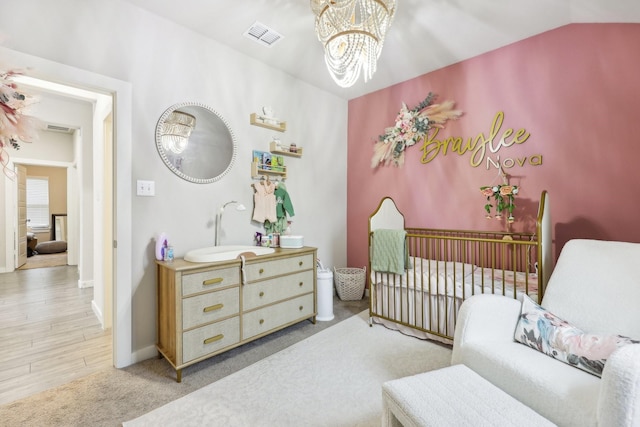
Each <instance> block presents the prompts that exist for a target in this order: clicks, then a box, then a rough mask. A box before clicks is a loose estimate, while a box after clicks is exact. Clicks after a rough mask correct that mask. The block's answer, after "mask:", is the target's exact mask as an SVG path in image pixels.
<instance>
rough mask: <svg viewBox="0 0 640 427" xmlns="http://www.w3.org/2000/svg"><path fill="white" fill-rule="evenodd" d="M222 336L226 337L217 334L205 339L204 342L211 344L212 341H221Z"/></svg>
mask: <svg viewBox="0 0 640 427" xmlns="http://www.w3.org/2000/svg"><path fill="white" fill-rule="evenodd" d="M222 338H224V335H223V334H220V335H216V336H215V337H211V338H207V339H206V340H204V343H205V344H211V343H212V342H216V341H220V340H221V339H222Z"/></svg>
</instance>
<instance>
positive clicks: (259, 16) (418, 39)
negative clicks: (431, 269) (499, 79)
mask: <svg viewBox="0 0 640 427" xmlns="http://www.w3.org/2000/svg"><path fill="white" fill-rule="evenodd" d="M125 1H127V2H129V3H132V4H135V5H137V6H139V7H141V8H143V9H146V10H148V11H150V12H152V13H154V14H156V15H159V16H162V17H165V18H166V19H168V20H170V21H173V22H175V23H178V24H180V25H183V26H185V27H188V28H190V29H192V30H194V31H195V32H198V33H200V34H202V35H204V36H206V37H208V38H211V39H214V40H217V41H219V42H220V43H223V44H225V45H228V46H229V47H231V48H233V49H235V50H237V51H240V52H242V53H244V54H246V55H248V56H251V57H253V58H255V59H257V60H259V61H261V62H264V63H266V64H268V65H270V66H272V67H274V68H278V69H281V70H283V71H285V72H286V73H288V74H290V75H292V76H294V77H296V78H298V79H301V80H303V81H306V82H308V83H310V84H312V85H314V86H316V87H318V88H321V89H324V90H327V91H329V92H332V93H334V94H336V95H337V96H340V97H342V98H345V99H353V98H356V97H358V96H362V95H364V94H367V93H370V92H374V91H376V90H378V89H382V88H385V87H388V86H391V85H393V84H395V83H399V82H402V81H405V80H408V79H411V78H414V77H416V76H419V75H422V74H425V73H428V72H430V71H433V70H436V69H439V68H442V67H445V66H447V65H451V64H454V63H456V62H460V61H462V60H465V59H468V58H471V57H473V56H476V55H479V54H482V53H485V52H488V51H491V50H494V49H496V48H499V47H502V46H506V45H508V44H511V43H514V42H517V41H519V40H522V39H525V38H527V37H531V36H533V35H535V34H539V33H542V32H545V31H548V30H551V29H554V28H557V27H560V26H563V25H566V24H571V23H595V22H633V23H640V1H638V0H517V1H514V0H398V1H397V12H396V15H395V18H394V21H393V23H392V25H391V28H390V30H389V32H388V34H387V39H386V42H385V44H384V48H383V51H382V55H381V57H380V59H379V61H378V69H377V72H376V74H375V75H374V76H373V78H372V79H371V80H370V81H369V82H367V83H364V81H362V80H360V81H359V82H358V83H356V84H355V85H354V86H352V87H351V88H347V89H344V88H340V87H338V86H337V85H336V84H335V83H334V82H333V80H332V79H331V77H330V76H329V73H328V72H327V69H326V66H325V64H324V56H323V55H324V54H323V48H322V46H321V45H320V42H319V41H318V39H317V37H316V35H315V33H314V15H313V13H312V12H311V8H310V2H309V0H209V1H203V0H179V1H177V0H125ZM256 21H257V22H259V23H261V24H264V25H266V26H268V27H269V28H271V29H273V30H275V31H276V32H277V33H279V34H281V35H282V36H283V38H282V39H281V40H279V41H278V42H277V43H275V44H273V45H272V46H270V47H266V46H264V45H262V44H259V43H257V42H255V41H252V40H250V39H249V38H247V37H244V36H243V33H244V32H245V31H247V30H248V29H249V27H251V25H252V24H254V23H255V22H256Z"/></svg>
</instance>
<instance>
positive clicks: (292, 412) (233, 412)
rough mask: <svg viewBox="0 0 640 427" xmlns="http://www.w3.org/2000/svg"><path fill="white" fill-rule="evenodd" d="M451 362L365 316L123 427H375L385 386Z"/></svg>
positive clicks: (439, 350)
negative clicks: (397, 379)
mask: <svg viewBox="0 0 640 427" xmlns="http://www.w3.org/2000/svg"><path fill="white" fill-rule="evenodd" d="M450 359H451V350H450V349H449V348H448V347H446V346H443V345H440V344H437V343H433V342H429V341H423V340H419V339H416V338H412V337H408V336H406V335H402V334H401V333H399V332H395V331H391V330H388V329H386V328H384V327H382V326H380V325H375V326H374V327H369V324H368V312H367V311H364V312H362V313H360V314H358V315H355V316H352V317H351V318H349V319H347V320H344V321H342V322H340V323H338V324H337V325H335V326H332V327H330V328H328V329H326V330H323V331H321V332H319V333H317V334H315V335H313V336H311V337H309V338H307V339H305V340H303V341H300V342H299V343H297V344H294V345H293V346H291V347H288V348H286V349H285V350H282V351H280V352H278V353H276V354H273V355H271V356H269V357H267V358H265V359H263V360H260V361H259V362H257V363H254V364H253V365H251V366H249V367H247V368H244V369H242V370H240V371H238V372H235V373H233V374H231V375H229V376H227V377H225V378H222V379H221V380H219V381H216V382H214V383H212V384H210V385H208V386H205V387H203V388H201V389H200V390H197V391H195V392H193V393H191V394H188V395H186V396H184V397H182V398H180V399H178V400H175V401H173V402H171V403H169V404H167V405H165V406H162V407H160V408H158V409H156V410H154V411H151V412H149V413H148V414H146V415H143V416H141V417H139V418H136V419H134V420H132V421H128V422H125V423H124V424H123V425H124V426H125V427H137V426H225V427H231V426H251V427H257V426H278V427H285V426H307V427H312V426H332V427H338V426H350V427H352V426H379V425H380V423H381V417H382V394H381V393H382V392H381V386H382V384H383V383H384V382H385V381H389V380H392V379H396V378H401V377H404V376H408V375H414V374H417V373H420V372H425V371H429V370H432V369H438V368H442V367H445V366H448V365H449V364H450Z"/></svg>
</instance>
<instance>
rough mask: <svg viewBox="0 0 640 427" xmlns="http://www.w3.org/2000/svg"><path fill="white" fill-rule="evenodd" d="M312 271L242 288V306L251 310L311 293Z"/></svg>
mask: <svg viewBox="0 0 640 427" xmlns="http://www.w3.org/2000/svg"><path fill="white" fill-rule="evenodd" d="M313 278H314V274H313V270H308V271H303V272H300V273H296V274H291V275H289V276H281V277H276V278H274V279H268V280H261V281H259V282H254V283H251V284H248V285H246V286H243V287H242V306H243V308H244V310H253V309H254V308H258V307H262V306H263V305H267V304H272V303H274V302H277V301H280V300H282V299H285V298H291V297H293V296H296V295H302V294H306V293H310V292H313Z"/></svg>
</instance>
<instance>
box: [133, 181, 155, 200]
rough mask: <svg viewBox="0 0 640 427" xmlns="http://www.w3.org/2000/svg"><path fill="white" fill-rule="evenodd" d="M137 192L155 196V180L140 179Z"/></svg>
mask: <svg viewBox="0 0 640 427" xmlns="http://www.w3.org/2000/svg"><path fill="white" fill-rule="evenodd" d="M136 194H137V195H138V196H155V195H156V183H155V181H143V180H140V179H139V180H138V182H137V185H136Z"/></svg>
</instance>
